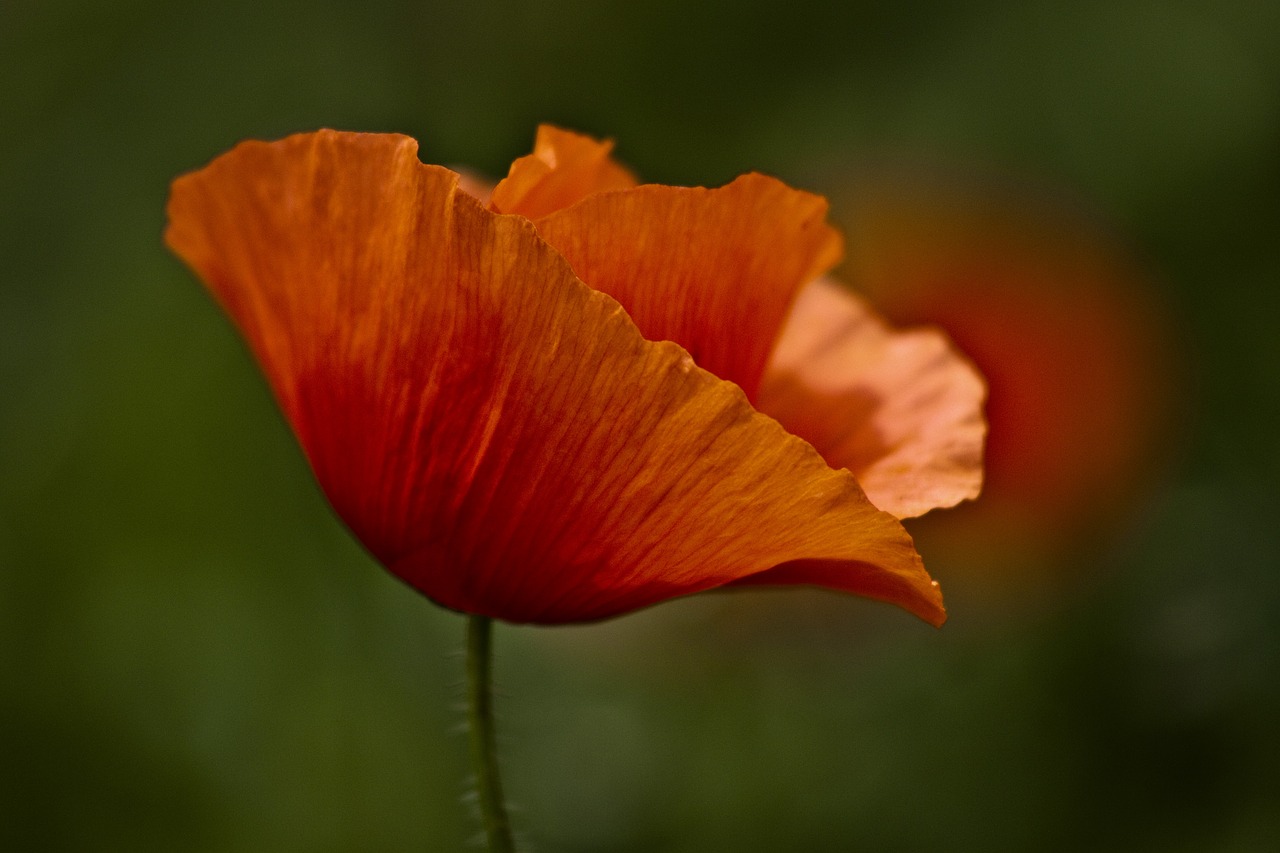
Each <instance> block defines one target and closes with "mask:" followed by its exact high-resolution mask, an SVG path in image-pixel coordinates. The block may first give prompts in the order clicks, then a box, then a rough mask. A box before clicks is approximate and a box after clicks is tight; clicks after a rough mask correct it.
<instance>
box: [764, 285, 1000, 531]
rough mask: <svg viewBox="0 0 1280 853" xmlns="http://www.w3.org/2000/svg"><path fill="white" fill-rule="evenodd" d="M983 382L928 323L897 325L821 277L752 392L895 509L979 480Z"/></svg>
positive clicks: (921, 509) (940, 502) (924, 503)
mask: <svg viewBox="0 0 1280 853" xmlns="http://www.w3.org/2000/svg"><path fill="white" fill-rule="evenodd" d="M985 396H986V385H985V383H984V382H983V380H982V377H981V375H980V374H979V373H978V371H977V370H976V369H975V368H974V367H973V366H972V365H971V364H970V363H969V362H968V361H967V360H966V359H964V358H963V357H961V356H960V355H959V354H958V353H957V352H956V351H955V349H954V348H953V347H952V346H951V344H950V342H949V341H948V340H947V338H946V336H945V335H943V334H942V333H941V332H939V331H937V330H934V329H913V330H909V331H905V332H895V331H892V330H890V329H889V327H888V326H887V325H886V324H885V323H884V321H883V320H881V319H880V318H879V317H878V316H877V315H876V314H875V313H874V312H873V311H872V310H871V308H870V307H869V306H868V305H867V304H866V303H865V302H864V301H863V300H862V299H860V298H858V297H857V296H855V295H854V294H853V293H851V292H849V291H848V290H847V289H845V288H844V287H841V286H840V285H839V284H836V283H835V282H833V281H830V280H828V279H820V280H818V281H815V282H813V283H812V284H810V285H809V286H808V287H806V288H805V289H804V290H803V291H802V292H801V294H800V297H799V299H797V300H796V304H795V307H794V309H793V311H792V313H791V316H790V318H789V319H788V321H787V325H786V326H785V327H784V329H783V333H782V337H781V339H780V340H779V342H778V347H777V349H776V350H775V351H774V353H773V358H772V359H771V361H770V363H769V368H768V371H767V372H766V374H765V378H764V383H763V385H762V387H761V389H760V396H759V401H758V403H757V405H758V407H759V409H760V411H762V412H764V413H765V414H768V415H772V416H773V417H775V418H777V419H778V420H779V421H780V422H781V423H782V424H783V425H784V426H785V427H786V428H787V429H788V430H789V431H790V432H792V433H795V434H796V435H798V436H800V437H801V438H804V439H806V440H808V441H809V442H810V443H811V444H813V446H814V447H816V448H817V449H818V451H819V452H821V453H822V455H823V456H824V457H825V458H826V460H827V462H828V463H829V464H830V465H832V466H833V467H836V468H848V469H849V470H850V471H852V472H853V473H854V475H855V476H856V477H857V478H858V482H859V483H860V484H861V485H862V488H863V489H864V490H865V491H866V494H867V497H869V498H870V499H871V502H872V503H874V504H875V505H876V506H878V507H879V508H880V509H882V510H885V511H886V512H889V513H892V514H893V515H895V516H897V517H898V518H910V517H912V516H917V515H922V514H923V513H926V512H928V511H929V510H931V509H937V508H939V507H948V506H954V505H955V504H957V503H959V502H960V501H962V500H967V499H971V498H975V497H977V496H978V492H979V491H981V489H982V451H983V443H984V440H985V437H986V431H987V427H986V421H985V419H984V418H983V415H982V405H983V400H984V399H985Z"/></svg>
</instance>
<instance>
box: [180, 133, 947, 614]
mask: <svg viewBox="0 0 1280 853" xmlns="http://www.w3.org/2000/svg"><path fill="white" fill-rule="evenodd" d="M456 187H457V176H456V175H455V174H453V173H452V172H449V171H448V170H445V169H442V168H439V167H434V166H424V165H422V164H420V163H419V162H418V160H417V156H416V144H415V143H414V142H413V141H412V140H410V139H407V138H404V137H394V136H371V135H355V134H340V133H334V132H331V131H325V132H320V133H317V134H309V135H303V136H295V137H290V138H289V139H286V140H284V141H282V142H279V143H273V144H264V143H245V144H243V145H241V146H239V147H237V148H236V149H235V150H234V151H232V152H231V153H229V154H227V155H224V156H223V157H221V158H219V159H218V160H216V161H214V163H212V164H211V165H210V166H209V167H207V168H206V169H204V170H202V171H200V172H197V173H193V174H191V175H188V176H185V177H183V178H180V179H179V180H178V181H176V182H175V183H174V187H173V193H172V196H171V199H170V205H169V214H170V222H171V224H170V228H169V231H168V232H167V235H166V236H167V240H168V242H169V244H170V246H172V247H173V248H174V250H175V251H177V252H178V253H179V254H180V255H181V256H182V257H183V258H184V259H185V260H186V261H187V262H188V263H189V264H191V265H192V267H194V268H195V269H196V270H197V271H198V272H199V273H200V275H201V276H202V277H203V278H204V279H205V281H206V282H207V283H208V284H209V286H210V288H211V289H212V290H213V292H214V293H215V294H216V295H217V297H218V298H219V300H220V301H221V302H222V304H223V305H224V306H225V307H226V308H227V310H228V311H229V313H230V314H231V315H232V317H233V319H234V320H235V321H236V323H237V325H238V326H239V327H240V329H241V331H242V332H243V333H244V335H245V336H246V338H247V339H248V340H249V342H250V344H251V346H252V348H253V350H254V352H255V353H256V354H257V356H258V358H259V360H260V361H261V363H262V365H263V368H264V370H265V371H266V373H267V375H268V377H269V378H270V380H271V384H272V386H273V389H274V390H275V393H276V395H277V397H278V399H279V400H280V403H281V406H282V407H283V409H284V411H285V413H286V415H287V417H288V419H289V421H290V422H291V424H292V425H293V427H294V429H295V431H296V432H297V434H298V437H299V439H300V441H301V443H302V445H303V448H304V449H305V451H306V453H307V456H308V458H309V460H310V462H311V465H312V467H313V469H314V471H315V473H316V476H317V479H318V480H319V482H320V484H321V485H322V487H323V488H324V490H325V492H326V494H327V495H328V496H329V499H330V501H331V502H332V504H333V506H334V508H335V509H336V510H337V512H338V514H339V515H340V516H341V517H342V518H343V519H344V520H345V521H346V522H347V524H348V525H350V527H351V528H352V530H353V531H354V532H355V533H356V535H357V536H358V537H359V538H360V539H361V540H362V541H363V542H364V543H365V545H366V546H367V547H368V548H369V549H370V550H371V551H372V552H373V553H374V554H375V555H376V556H377V557H378V558H379V559H380V560H381V561H382V562H383V563H384V564H385V565H387V566H388V567H389V568H390V569H391V571H392V572H394V573H395V574H397V575H398V576H399V577H401V578H402V579H404V580H405V581H407V582H408V583H410V584H412V585H413V586H415V587H417V588H418V589H419V590H421V591H422V592H424V593H425V594H426V595H428V596H430V597H431V598H433V599H434V600H436V601H438V602H440V603H441V604H444V605H446V606H448V607H452V608H455V609H458V610H463V611H467V612H476V613H483V614H487V615H490V616H495V617H499V618H503V619H508V620H512V621H529V622H547V623H555V622H571V621H581V620H589V619H597V618H602V617H606V616H610V615H613V614H617V613H622V612H626V611H628V610H633V609H636V608H639V607H643V606H646V605H649V604H653V603H655V602H658V601H662V600H664V599H667V598H671V597H673V596H677V595H683V594H687V593H692V592H696V591H699V590H703V589H708V588H712V587H717V586H721V585H723V584H726V583H730V582H732V581H735V580H739V579H742V578H744V577H748V576H751V575H753V574H756V573H759V572H764V571H767V570H769V569H771V568H773V567H775V566H778V565H780V564H785V563H790V562H792V561H795V560H825V561H833V560H834V561H840V562H841V563H843V564H844V567H845V569H844V570H840V569H837V570H835V571H832V572H830V573H829V574H828V575H827V576H824V578H823V580H822V581H821V582H822V583H824V584H825V585H828V586H832V587H836V588H839V589H845V590H848V591H851V592H858V593H863V594H866V595H869V596H871V597H875V598H882V599H886V600H890V601H893V602H895V603H897V604H900V605H901V606H903V607H905V608H907V609H908V610H910V611H912V612H914V613H916V614H917V615H919V616H921V617H922V618H924V619H926V620H928V621H930V622H933V623H934V624H937V623H939V622H941V620H942V619H943V618H944V613H943V610H942V606H941V597H940V595H939V593H938V590H937V588H936V586H935V585H934V584H932V583H931V581H930V580H929V577H928V575H927V574H926V573H925V571H924V569H923V567H922V566H921V563H920V558H919V555H918V554H917V553H916V551H915V549H914V547H913V546H912V544H911V540H910V538H909V537H908V535H907V534H906V532H905V530H903V528H902V526H901V525H900V524H899V523H898V521H897V520H895V519H894V518H893V517H892V516H890V515H888V514H886V513H883V512H880V511H879V510H877V509H875V507H873V506H872V505H871V503H870V502H869V501H868V500H867V499H866V497H865V495H864V494H863V493H862V491H861V489H860V488H859V487H858V484H857V482H856V481H855V480H854V478H853V476H852V475H851V474H849V473H848V472H847V471H836V470H832V469H831V468H829V467H828V466H827V465H826V464H825V463H824V462H823V461H822V459H821V457H820V456H819V455H818V454H817V452H816V451H814V449H813V448H812V447H810V446H809V445H808V444H806V443H805V442H803V441H802V440H800V439H798V438H796V437H794V436H791V435H788V434H787V433H786V432H785V431H784V430H783V429H782V428H781V427H780V426H779V425H778V424H777V422H775V421H774V420H772V419H770V418H767V417H764V416H763V415H760V414H758V413H757V412H755V411H754V410H753V409H752V408H751V407H750V405H749V404H748V403H747V401H746V399H745V397H744V396H743V394H742V392H741V390H740V389H739V388H737V387H736V386H734V385H732V384H730V383H727V382H723V381H721V380H719V379H717V378H715V377H714V376H712V375H711V374H709V373H707V372H706V371H704V370H701V369H699V368H698V367H696V366H695V365H694V364H693V363H692V361H691V360H690V358H689V356H688V354H687V353H685V352H684V351H683V350H681V349H680V348H679V347H677V346H675V345H674V344H670V343H652V342H649V341H646V340H645V339H644V338H643V337H642V336H641V335H640V333H639V331H638V330H637V328H636V327H635V325H634V324H633V323H632V322H631V320H630V319H629V318H628V317H627V315H626V313H625V312H623V311H622V309H621V308H620V307H619V305H618V304H617V303H616V302H615V301H614V300H613V299H611V298H610V297H608V296H606V295H605V294H602V293H599V292H597V291H595V290H592V289H591V288H589V287H587V286H586V285H584V284H582V282H580V281H579V280H578V279H577V278H576V277H575V276H574V275H573V273H572V271H571V270H570V268H569V265H568V264H567V263H566V262H565V261H564V259H563V258H561V257H560V256H559V255H558V254H557V253H556V252H555V251H554V250H552V249H551V247H550V246H548V245H547V244H546V243H545V242H543V241H542V240H541V239H540V238H539V237H538V236H537V234H536V232H535V230H534V228H533V226H532V225H531V224H530V223H529V222H528V221H527V220H525V219H523V218H521V217H511V216H498V215H495V214H493V213H491V212H489V211H488V210H486V209H484V208H483V207H482V206H481V205H480V204H479V203H478V202H477V201H476V200H475V199H474V198H472V197H470V196H468V195H466V194H465V193H461V192H458V191H457V190H456ZM868 566H870V567H871V568H868Z"/></svg>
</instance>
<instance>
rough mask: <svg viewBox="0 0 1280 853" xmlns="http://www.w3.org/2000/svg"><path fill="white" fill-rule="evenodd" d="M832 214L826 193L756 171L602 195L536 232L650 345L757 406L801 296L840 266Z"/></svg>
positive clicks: (552, 218) (545, 222)
mask: <svg viewBox="0 0 1280 853" xmlns="http://www.w3.org/2000/svg"><path fill="white" fill-rule="evenodd" d="M826 213H827V203H826V200H825V199H823V198H821V197H820V196H816V195H812V194H810V193H806V192H801V191H799V190H793V189H791V188H790V187H788V186H787V185H785V184H783V183H782V182H780V181H777V180H775V179H773V178H768V177H765V176H764V175H755V174H751V175H744V176H742V177H740V178H738V179H737V180H735V181H734V182H733V183H731V184H729V185H728V186H725V187H721V188H719V189H714V190H708V189H701V188H690V187H665V186H655V185H648V186H642V187H637V188H635V189H633V190H627V191H625V192H613V193H603V194H600V195H595V196H592V197H590V198H588V199H585V200H584V201H582V202H580V203H578V204H576V205H574V206H573V207H570V208H568V209H566V210H561V211H559V212H557V213H554V214H551V215H550V216H547V217H545V218H543V219H540V220H538V222H537V225H538V232H539V233H540V234H542V236H543V237H545V238H546V240H547V241H548V242H549V243H551V245H553V246H555V247H556V248H557V249H558V250H559V251H560V252H561V254H563V255H564V256H565V257H566V258H568V260H569V263H570V264H572V265H573V269H574V271H575V272H577V274H578V276H579V277H580V278H581V279H582V280H583V281H585V282H586V283H587V284H589V285H591V286H592V287H594V288H596V289H597V290H602V291H604V292H605V293H608V294H609V295H610V296H613V297H614V298H615V299H617V300H618V301H619V302H621V303H622V305H623V307H625V308H626V309H627V312H628V313H629V314H630V315H631V317H632V319H634V320H635V322H636V325H638V326H639V327H640V331H641V332H643V333H644V336H645V337H646V338H649V339H650V340H670V341H675V342H676V343H678V344H680V345H681V346H682V347H684V348H685V349H687V350H688V351H689V352H690V354H691V355H692V356H693V358H694V361H696V362H697V363H698V366H700V367H704V368H706V369H707V370H709V371H711V372H712V373H714V374H715V375H716V376H719V377H720V378H721V379H728V380H730V381H731V382H735V383H737V384H738V385H739V386H741V387H742V389H743V390H744V391H746V392H747V396H748V397H750V398H752V399H754V396H755V392H756V389H757V387H758V386H759V383H760V377H761V374H762V373H763V372H764V367H765V362H766V360H767V359H768V357H769V352H770V350H771V349H772V348H773V344H774V341H775V340H776V338H777V335H778V332H779V329H780V328H781V326H782V323H783V320H784V319H785V317H786V315H787V309H788V307H789V306H790V305H791V302H792V300H793V299H794V298H795V294H796V292H797V291H798V290H799V289H800V287H801V286H802V285H803V284H804V283H805V282H807V281H810V280H812V279H813V278H814V277H816V276H818V275H820V274H821V273H823V272H825V271H826V270H828V269H829V268H830V267H831V266H832V265H833V264H835V263H836V262H837V261H838V260H839V259H840V253H841V250H842V244H841V240H840V235H839V234H838V233H837V232H836V231H835V230H834V229H833V228H831V227H830V226H829V225H827V224H826Z"/></svg>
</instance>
